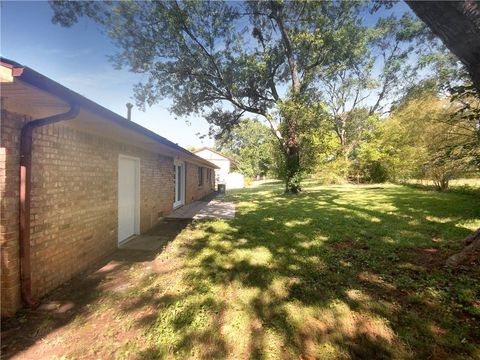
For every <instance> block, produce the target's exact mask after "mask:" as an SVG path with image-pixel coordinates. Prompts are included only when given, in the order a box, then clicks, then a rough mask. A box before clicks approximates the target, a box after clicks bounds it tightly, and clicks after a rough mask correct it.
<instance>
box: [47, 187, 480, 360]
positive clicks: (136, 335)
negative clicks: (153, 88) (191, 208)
mask: <svg viewBox="0 0 480 360" xmlns="http://www.w3.org/2000/svg"><path fill="white" fill-rule="evenodd" d="M282 189H283V187H282V185H281V184H279V183H270V184H264V185H261V186H258V187H256V188H251V189H245V190H241V191H237V192H234V193H231V194H229V195H228V196H227V197H226V200H232V201H235V202H237V211H238V214H237V217H236V218H235V219H233V220H230V221H221V220H216V221H202V222H196V223H194V224H191V225H190V226H188V227H187V228H186V229H184V230H183V231H182V232H181V233H180V234H179V235H178V236H177V238H176V239H175V240H174V241H173V242H171V243H170V244H169V245H168V246H167V248H166V249H165V251H163V252H162V253H161V254H159V255H158V257H157V258H156V259H155V260H154V261H152V262H146V263H137V264H133V265H132V266H131V267H130V268H129V269H128V271H127V272H126V273H125V274H126V275H125V276H127V277H128V279H129V280H128V281H127V280H125V281H122V282H126V283H128V284H129V286H126V287H125V290H121V291H120V290H116V291H112V290H108V289H107V288H108V287H105V288H106V289H107V290H101V289H100V290H99V291H100V292H101V293H100V295H99V297H98V298H97V299H96V300H95V301H93V302H92V303H91V304H89V305H88V308H87V310H86V311H84V312H83V313H81V314H80V315H78V316H77V318H75V319H74V321H72V322H71V323H70V324H68V325H67V326H65V327H64V328H63V329H62V333H61V334H59V333H58V330H57V333H56V334H55V335H51V337H50V338H48V337H47V338H44V339H43V341H42V342H43V344H45V343H48V342H49V341H51V342H61V341H63V342H64V345H63V346H64V348H63V350H61V351H60V350H57V351H54V350H49V352H48V353H49V354H61V357H59V358H62V359H64V358H65V359H68V358H80V357H98V358H119V359H122V358H125V359H158V358H167V359H184V358H204V359H217V358H230V359H279V358H288V359H291V358H293V359H299V358H301V359H313V358H318V359H447V358H448V359H469V358H470V359H478V358H480V301H479V299H480V282H479V281H478V280H479V279H480V267H479V266H478V262H477V263H475V264H473V266H471V267H469V268H465V269H459V270H455V271H453V270H447V269H445V268H444V267H443V262H444V261H445V259H446V258H447V257H448V256H449V255H450V254H452V253H453V252H456V251H458V250H459V249H460V248H461V247H462V243H461V239H463V238H464V237H465V236H466V235H468V234H469V233H470V232H471V231H472V230H474V229H476V228H477V227H479V226H480V206H479V204H480V201H479V200H480V196H479V194H478V193H461V192H460V193H456V192H449V193H437V192H433V191H425V190H422V189H416V188H412V187H404V186H394V185H381V186H378V185H376V186H328V187H322V186H317V185H316V183H315V182H309V183H307V184H306V186H305V189H304V191H303V192H302V193H301V194H300V195H285V194H283V192H282ZM113 288H115V289H118V287H113ZM121 289H123V288H121ZM92 333H95V341H93V342H92V341H91V340H92V339H91V336H92V335H91V334H92ZM52 334H53V332H52ZM65 349H68V350H65Z"/></svg>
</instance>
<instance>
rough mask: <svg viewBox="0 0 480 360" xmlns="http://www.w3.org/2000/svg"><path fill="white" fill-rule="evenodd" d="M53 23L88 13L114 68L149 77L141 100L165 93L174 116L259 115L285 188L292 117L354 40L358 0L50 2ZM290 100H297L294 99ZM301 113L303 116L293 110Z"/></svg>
mask: <svg viewBox="0 0 480 360" xmlns="http://www.w3.org/2000/svg"><path fill="white" fill-rule="evenodd" d="M50 4H51V6H52V8H53V10H54V16H53V22H54V23H58V24H61V25H63V26H72V25H73V24H74V23H75V22H77V21H78V19H79V17H81V16H87V17H90V18H92V19H93V20H95V21H96V22H98V23H99V24H101V25H102V26H103V27H104V28H105V29H106V32H107V34H108V35H109V36H110V37H111V38H112V39H113V41H114V43H115V44H116V45H117V46H118V49H119V52H118V53H117V54H115V55H114V56H112V59H113V61H114V63H115V64H116V65H117V66H119V67H128V68H129V69H130V70H131V71H133V72H136V73H142V74H145V75H147V77H148V80H147V81H146V82H144V83H142V84H138V85H137V86H136V87H135V94H136V98H137V103H138V104H139V105H144V104H148V105H153V104H155V103H156V102H158V101H159V100H161V99H163V98H169V99H171V100H172V102H173V105H172V107H171V110H172V111H173V112H174V113H175V114H176V115H181V116H183V115H188V114H192V113H197V114H202V115H203V116H204V117H205V118H206V119H207V121H208V122H209V123H210V124H212V125H214V126H216V127H218V128H220V129H221V130H222V131H228V130H229V129H231V127H232V126H234V125H235V124H237V123H238V122H239V121H240V119H241V118H242V117H243V116H245V115H247V114H250V115H252V114H254V115H256V116H259V117H263V118H265V119H266V121H268V122H269V123H270V127H271V131H272V133H273V134H274V135H275V136H276V137H277V140H278V144H279V149H280V151H281V153H282V155H283V157H284V161H285V168H286V169H287V171H285V173H284V174H285V182H286V191H287V192H293V193H295V192H298V191H299V190H300V184H299V173H300V172H301V168H300V154H301V149H300V144H299V136H300V134H299V131H300V130H299V129H301V128H302V124H300V123H299V121H300V120H299V118H297V117H296V116H294V114H293V116H292V112H291V111H280V110H279V109H285V107H284V106H283V107H282V105H283V104H285V103H286V101H287V100H288V101H289V102H293V103H296V104H298V103H303V102H305V99H306V98H307V97H308V95H309V94H310V91H311V89H312V87H315V76H314V74H315V73H317V72H318V71H319V70H320V69H322V68H326V67H328V66H333V65H338V64H341V63H342V62H343V61H344V59H345V58H346V57H348V55H349V54H350V53H351V52H352V51H354V50H355V48H356V41H355V40H356V36H355V34H356V33H357V29H358V28H360V24H359V21H358V17H356V16H355V14H356V13H357V11H358V7H359V5H358V3H355V2H315V1H288V2H284V1H262V2H253V1H252V2H245V3H244V2H242V3H240V2H232V3H229V2H215V1H153V2H147V1H129V2H123V1H122V2H102V3H100V2H68V1H52V2H51V3H50ZM295 106H297V105H295ZM300 118H301V117H300Z"/></svg>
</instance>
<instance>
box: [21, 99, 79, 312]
mask: <svg viewBox="0 0 480 360" xmlns="http://www.w3.org/2000/svg"><path fill="white" fill-rule="evenodd" d="M79 112H80V111H79V109H78V106H77V105H75V104H70V110H68V111H67V112H65V113H62V114H57V115H52V116H48V117H46V118H41V119H36V120H33V121H30V122H28V123H26V124H25V125H23V127H22V130H21V133H20V194H19V196H20V199H19V200H20V229H19V230H20V231H19V245H20V292H21V296H22V300H23V302H24V303H25V305H27V306H34V305H35V301H34V300H33V299H32V282H31V262H30V259H31V257H30V247H31V246H30V191H31V181H32V134H33V130H34V129H36V128H39V127H41V126H44V125H48V124H53V123H57V122H60V121H63V120H70V119H73V118H75V117H76V116H77V115H78V114H79Z"/></svg>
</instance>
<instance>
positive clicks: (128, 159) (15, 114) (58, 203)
mask: <svg viewBox="0 0 480 360" xmlns="http://www.w3.org/2000/svg"><path fill="white" fill-rule="evenodd" d="M0 81H1V128H0V130H1V134H0V140H1V148H0V195H1V212H2V216H1V217H0V225H1V226H0V240H1V244H2V250H1V251H2V254H1V259H2V262H1V272H2V278H1V312H2V315H12V314H13V313H15V311H16V310H17V309H18V308H19V307H20V306H21V304H22V301H23V303H32V302H34V301H35V300H36V299H38V298H39V297H41V296H42V295H44V294H46V293H47V292H49V291H50V290H52V289H54V288H55V287H57V286H58V285H60V284H62V283H63V282H65V281H67V280H68V279H70V278H71V277H72V276H73V275H74V274H76V273H78V272H80V271H82V270H83V269H85V268H86V267H87V266H89V265H90V264H92V263H93V262H95V261H97V260H99V259H100V258H102V257H103V256H105V255H106V254H108V253H109V252H112V251H114V250H115V249H116V248H117V247H118V245H119V244H120V243H123V242H125V241H128V240H129V239H131V238H132V237H134V236H135V235H136V234H140V233H143V232H145V231H147V230H149V229H150V228H151V227H153V226H154V225H155V224H156V223H157V222H158V220H159V219H160V218H162V217H163V216H164V215H166V214H168V213H169V212H171V211H172V210H173V209H174V208H176V207H179V206H182V205H183V204H187V203H189V202H192V201H195V200H197V199H200V198H202V197H203V196H205V195H207V194H209V193H211V192H212V191H213V190H214V189H215V179H214V176H213V171H214V170H215V169H216V168H217V166H216V165H215V164H213V163H211V162H209V161H207V160H205V159H204V158H202V157H199V156H197V155H195V154H193V153H191V152H189V151H187V150H185V149H183V148H182V147H180V146H178V145H176V144H174V143H173V142H171V141H169V140H167V139H165V138H164V137H162V136H160V135H158V134H156V133H154V132H152V131H150V130H147V129H145V128H144V127H142V126H140V125H138V124H136V123H134V122H132V121H130V120H129V119H126V118H124V117H122V116H120V115H117V114H115V113H113V112H112V111H110V110H108V109H106V108H104V107H102V106H101V105H99V104H97V103H95V102H93V101H91V100H89V99H87V98H85V97H83V96H81V95H79V94H77V93H75V92H73V91H72V90H70V89H67V88H66V87H64V86H62V85H60V84H58V83H56V82H55V81H53V80H51V79H49V78H47V77H45V76H43V75H42V74H40V73H38V72H36V71H34V70H32V69H30V68H28V67H26V66H23V65H21V64H18V63H16V62H14V61H11V60H7V59H3V58H2V59H0Z"/></svg>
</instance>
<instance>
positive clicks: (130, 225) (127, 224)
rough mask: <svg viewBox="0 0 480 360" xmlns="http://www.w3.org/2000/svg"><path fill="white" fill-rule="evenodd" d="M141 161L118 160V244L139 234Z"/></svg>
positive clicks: (126, 158)
mask: <svg viewBox="0 0 480 360" xmlns="http://www.w3.org/2000/svg"><path fill="white" fill-rule="evenodd" d="M139 162H140V161H139V160H138V159H135V158H130V157H125V156H120V157H119V160H118V242H119V243H120V242H122V241H124V240H126V239H128V238H129V237H131V236H133V235H135V234H138V209H139V206H138V205H139V196H138V195H139V191H138V190H139V179H138V178H139V168H140V166H139Z"/></svg>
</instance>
